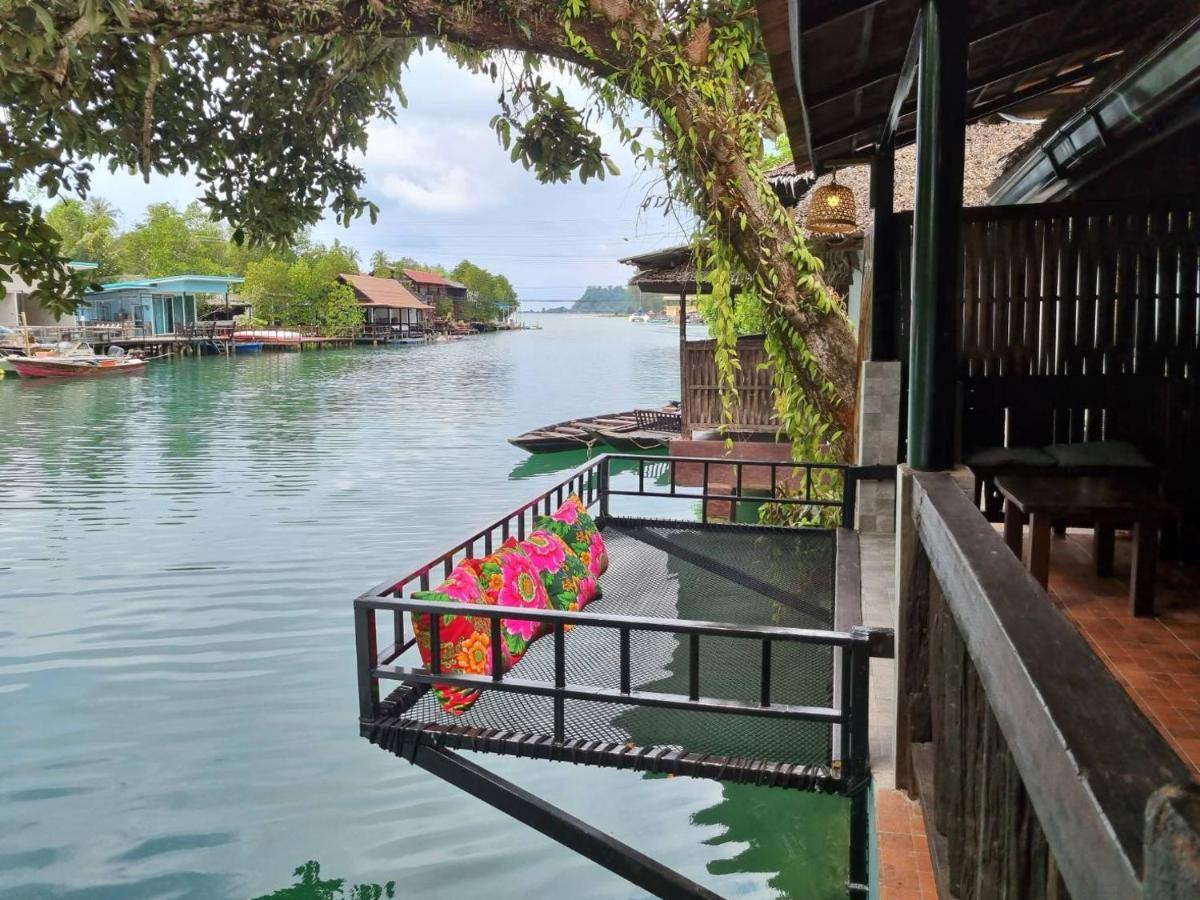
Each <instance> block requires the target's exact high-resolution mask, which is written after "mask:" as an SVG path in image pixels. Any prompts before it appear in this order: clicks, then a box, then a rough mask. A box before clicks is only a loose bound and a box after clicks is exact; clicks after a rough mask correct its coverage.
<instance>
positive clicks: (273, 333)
mask: <svg viewBox="0 0 1200 900" xmlns="http://www.w3.org/2000/svg"><path fill="white" fill-rule="evenodd" d="M233 339H234V340H235V341H237V342H239V343H248V344H299V343H300V342H301V341H302V340H303V339H304V335H302V334H301V333H300V332H298V331H281V330H280V329H278V328H253V329H249V330H246V331H235V332H234V333H233Z"/></svg>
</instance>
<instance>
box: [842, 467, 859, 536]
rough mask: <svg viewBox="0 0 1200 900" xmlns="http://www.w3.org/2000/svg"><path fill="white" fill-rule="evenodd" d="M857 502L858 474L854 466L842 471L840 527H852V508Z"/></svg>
mask: <svg viewBox="0 0 1200 900" xmlns="http://www.w3.org/2000/svg"><path fill="white" fill-rule="evenodd" d="M857 502H858V472H857V470H856V469H855V468H854V466H846V468H844V469H842V527H843V528H853V527H854V507H855V505H856V504H857Z"/></svg>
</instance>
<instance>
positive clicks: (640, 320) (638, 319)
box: [629, 313, 650, 325]
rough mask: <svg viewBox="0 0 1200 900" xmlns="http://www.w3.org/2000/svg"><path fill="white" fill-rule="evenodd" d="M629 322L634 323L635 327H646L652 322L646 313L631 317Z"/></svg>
mask: <svg viewBox="0 0 1200 900" xmlns="http://www.w3.org/2000/svg"><path fill="white" fill-rule="evenodd" d="M629 321H630V322H633V323H634V324H635V325H645V324H646V323H647V322H649V321H650V317H649V316H648V315H646V314H645V313H634V314H633V315H631V316H630V317H629Z"/></svg>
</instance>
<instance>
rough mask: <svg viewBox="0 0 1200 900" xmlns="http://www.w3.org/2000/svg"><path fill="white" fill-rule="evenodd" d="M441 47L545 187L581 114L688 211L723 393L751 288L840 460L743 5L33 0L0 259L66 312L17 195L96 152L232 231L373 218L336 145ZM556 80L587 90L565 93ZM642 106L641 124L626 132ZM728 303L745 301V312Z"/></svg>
mask: <svg viewBox="0 0 1200 900" xmlns="http://www.w3.org/2000/svg"><path fill="white" fill-rule="evenodd" d="M430 47H438V48H440V49H442V50H444V51H445V52H446V53H447V54H448V55H449V56H450V57H451V58H452V59H453V60H454V61H455V62H456V63H457V64H458V65H460V66H462V67H464V68H466V69H469V70H470V71H473V72H475V73H478V74H479V75H480V76H481V77H486V78H490V79H491V80H492V81H493V82H494V83H496V84H497V86H498V88H499V97H498V100H499V111H498V113H497V115H496V116H495V117H494V118H493V119H492V127H493V129H494V130H495V132H496V134H497V138H498V139H499V141H500V142H501V144H502V145H503V146H505V147H506V148H508V150H509V152H510V154H511V156H512V158H513V160H514V161H515V162H519V163H521V164H522V165H524V166H525V167H526V168H528V169H530V170H531V171H532V172H534V173H535V174H536V175H537V177H539V178H541V179H543V180H546V181H564V180H568V179H570V178H572V177H579V178H580V179H582V180H589V179H591V178H604V177H605V176H606V175H609V174H613V173H615V172H616V167H615V165H614V164H613V162H612V160H611V159H610V158H609V156H608V154H607V153H606V152H605V150H604V148H603V146H602V140H601V138H600V136H599V132H598V126H599V125H600V124H601V120H604V121H608V122H611V123H613V124H615V126H616V131H617V134H618V135H619V137H620V139H621V140H622V141H623V142H624V143H625V144H627V145H628V147H629V148H630V150H631V151H632V152H633V154H634V156H635V157H636V159H637V160H638V163H639V165H641V166H645V167H647V168H648V169H651V170H653V171H655V172H657V173H658V174H659V176H660V177H661V190H660V192H659V193H658V194H657V195H656V197H655V199H654V202H656V203H658V204H659V205H662V206H671V205H675V204H678V205H681V206H684V207H687V208H689V209H690V210H692V211H693V212H694V213H695V215H696V217H697V218H698V221H699V226H700V227H699V229H698V232H697V238H696V244H695V249H696V257H697V260H696V261H697V264H698V266H699V267H700V269H701V270H702V272H703V275H704V278H705V280H707V281H709V282H711V283H712V284H713V290H714V297H713V300H712V301H711V302H712V304H713V308H714V309H715V311H716V315H715V317H714V322H713V327H714V334H715V336H716V339H717V346H718V353H717V362H718V368H719V371H720V373H721V379H722V384H723V385H725V387H726V389H727V390H726V400H725V406H726V409H727V410H728V409H729V408H730V404H731V403H732V400H733V395H732V388H733V385H734V383H735V378H736V374H737V370H738V365H739V363H738V360H737V354H736V328H734V327H733V321H734V316H735V305H736V302H737V301H736V300H735V290H734V286H735V285H736V286H738V287H739V288H740V289H741V291H742V292H743V293H745V292H749V293H750V294H751V295H752V296H753V297H754V298H755V300H754V301H753V302H755V303H757V304H758V306H759V308H760V311H761V316H762V320H763V322H764V324H765V327H766V333H767V345H768V350H769V352H770V354H771V356H772V359H773V360H774V362H775V363H776V364H775V365H774V367H773V369H774V371H775V390H776V405H777V410H778V411H779V414H780V421H781V422H782V424H783V427H784V429H785V430H786V431H787V433H788V434H789V435H790V436H791V437H792V438H793V440H794V441H795V442H796V447H797V453H798V454H799V455H804V456H807V457H809V458H814V457H816V458H820V457H827V456H830V455H837V454H842V453H844V452H845V451H846V446H845V443H844V442H843V440H842V435H843V434H845V433H847V432H848V431H849V425H850V423H851V421H852V414H853V403H854V392H855V375H856V359H855V345H854V340H853V335H852V332H851V330H850V327H849V324H848V323H847V321H846V319H845V316H844V315H843V314H842V312H841V309H840V304H839V303H838V302H837V298H835V297H833V296H832V295H831V293H830V291H829V290H828V288H827V287H826V286H825V283H824V281H823V279H822V276H821V264H820V262H819V261H818V260H817V259H816V258H815V257H814V256H813V254H812V253H811V252H810V251H809V249H808V248H807V246H806V245H805V242H804V239H803V236H802V234H801V232H800V229H799V227H798V226H797V223H796V222H795V220H794V218H793V217H792V216H791V215H790V213H789V212H788V211H787V210H785V209H784V208H783V207H782V205H781V204H780V202H779V200H778V199H777V198H776V196H775V194H774V193H773V191H772V190H771V188H770V186H769V184H768V183H767V181H766V179H765V178H764V174H763V162H762V145H763V140H764V137H769V136H772V135H774V134H777V133H778V131H779V127H780V115H779V108H778V101H777V99H776V97H775V93H774V90H773V88H772V86H771V83H770V77H769V66H768V63H767V58H766V53H765V50H764V47H763V43H762V38H761V34H760V33H759V28H758V21H757V15H756V9H755V4H754V3H753V2H752V0H558V2H536V0H362V2H341V0H265V2H259V0H255V2H251V0H37V2H30V3H24V4H19V5H8V6H3V5H0V107H2V108H3V109H4V110H6V112H7V115H6V116H5V117H2V118H0V160H3V162H0V265H7V266H12V267H15V268H16V269H17V270H18V271H20V272H21V273H22V274H24V275H26V277H33V278H40V279H41V280H42V281H43V291H42V297H41V299H42V300H43V302H47V303H49V304H50V305H55V304H60V305H70V304H72V303H73V302H74V301H75V299H76V298H77V297H78V294H79V289H80V288H81V287H82V286H81V285H79V284H78V283H75V282H72V281H71V280H70V279H71V277H72V276H71V275H70V273H69V271H68V270H66V269H65V267H64V266H63V265H62V263H61V261H60V260H58V259H57V256H56V248H55V240H54V238H55V236H54V234H53V230H52V229H48V228H47V227H46V226H45V225H44V222H43V221H42V220H41V217H40V211H39V210H38V209H37V207H36V206H34V205H31V204H28V203H23V201H21V200H20V199H19V197H18V194H17V191H16V184H17V181H18V180H19V179H21V178H26V179H32V180H33V181H34V182H36V184H37V185H38V186H39V187H40V188H41V189H42V190H44V191H46V192H47V193H48V194H50V195H51V196H54V195H56V194H58V193H60V192H74V193H78V194H85V193H86V191H87V189H88V187H89V177H90V171H91V166H92V164H93V163H92V160H93V159H95V158H102V159H104V160H106V161H107V162H108V164H109V165H110V166H112V167H113V168H118V167H124V168H128V169H131V170H134V171H140V172H142V173H143V174H144V175H146V176H147V177H149V176H150V175H151V173H168V172H186V173H191V174H194V175H195V176H196V177H197V178H198V179H199V180H200V181H201V182H202V183H203V184H204V186H205V194H204V198H203V199H204V202H205V204H206V205H207V206H208V208H209V210H210V211H211V213H212V215H213V216H214V217H217V218H221V219H224V220H226V221H228V222H229V223H230V224H231V226H232V227H233V228H234V232H233V233H234V236H235V239H236V240H238V241H248V242H250V243H252V244H256V243H278V242H285V241H287V240H289V238H290V237H291V235H293V234H295V233H296V231H297V230H298V229H300V228H303V227H305V226H308V225H311V224H313V223H315V222H316V221H317V220H319V218H320V217H321V216H322V215H323V214H324V211H325V209H327V208H328V209H331V210H332V211H333V213H334V214H335V216H337V218H339V219H340V220H341V221H343V222H348V221H349V220H350V219H352V218H353V217H355V216H359V215H364V214H365V215H368V216H371V217H374V215H375V213H376V211H377V210H376V208H375V206H374V205H373V204H372V203H371V202H370V201H369V200H368V199H367V198H365V197H364V196H363V195H362V193H361V188H362V184H363V174H362V172H361V171H360V170H359V169H358V168H357V167H356V166H355V165H354V164H353V163H352V161H351V155H350V154H351V153H352V152H354V151H357V150H362V149H363V148H364V147H365V144H366V126H367V123H368V122H369V121H370V120H371V119H372V118H376V117H384V118H390V117H392V116H394V115H397V114H398V112H399V108H400V107H401V106H402V105H403V102H404V95H403V88H402V75H403V72H404V69H405V65H406V63H407V61H408V60H409V58H410V57H411V56H412V54H414V53H417V52H421V51H423V50H425V49H427V48H430ZM561 73H569V74H570V75H571V76H573V77H574V78H576V79H577V80H578V81H579V82H580V83H582V84H583V86H584V87H585V89H586V91H587V92H588V98H587V102H585V103H581V104H573V103H572V102H570V100H568V98H567V97H566V96H565V95H564V94H563V92H562V91H561V90H560V89H559V88H558V87H557V86H556V84H555V81H556V77H555V76H556V74H561ZM646 113H648V114H649V120H650V121H651V122H652V123H653V124H652V129H651V130H652V131H653V134H649V135H647V134H644V133H643V131H642V128H641V127H640V126H639V125H638V124H635V123H637V122H640V121H642V120H643V119H644V118H645V114H646ZM743 302H744V301H743Z"/></svg>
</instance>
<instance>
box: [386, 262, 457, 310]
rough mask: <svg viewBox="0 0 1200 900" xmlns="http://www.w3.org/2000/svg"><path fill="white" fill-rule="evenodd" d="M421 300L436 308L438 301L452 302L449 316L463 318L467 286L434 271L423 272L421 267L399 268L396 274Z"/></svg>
mask: <svg viewBox="0 0 1200 900" xmlns="http://www.w3.org/2000/svg"><path fill="white" fill-rule="evenodd" d="M396 277H397V278H398V279H399V281H400V282H401V283H403V284H404V286H405V287H407V288H408V289H409V290H410V291H412V292H413V293H414V294H415V295H416V296H417V297H419V298H420V299H421V300H422V301H424V302H425V303H427V304H429V305H430V306H432V307H433V308H434V309H436V308H437V305H438V301H440V300H448V301H450V303H451V304H452V308H453V312H452V313H451V316H452V317H453V318H455V319H462V318H464V315H463V312H464V304H465V303H466V302H467V300H468V299H469V298H468V297H467V286H466V285H465V284H460V283H459V282H457V281H454V280H452V279H450V278H446V277H445V276H443V275H438V274H437V273H436V272H425V271H422V270H421V269H401V270H400V271H399V273H398V274H397V276H396Z"/></svg>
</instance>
